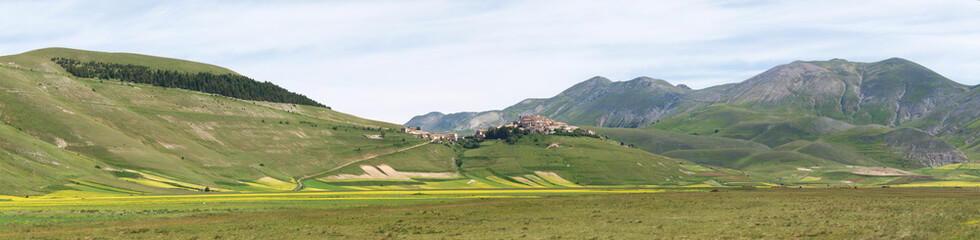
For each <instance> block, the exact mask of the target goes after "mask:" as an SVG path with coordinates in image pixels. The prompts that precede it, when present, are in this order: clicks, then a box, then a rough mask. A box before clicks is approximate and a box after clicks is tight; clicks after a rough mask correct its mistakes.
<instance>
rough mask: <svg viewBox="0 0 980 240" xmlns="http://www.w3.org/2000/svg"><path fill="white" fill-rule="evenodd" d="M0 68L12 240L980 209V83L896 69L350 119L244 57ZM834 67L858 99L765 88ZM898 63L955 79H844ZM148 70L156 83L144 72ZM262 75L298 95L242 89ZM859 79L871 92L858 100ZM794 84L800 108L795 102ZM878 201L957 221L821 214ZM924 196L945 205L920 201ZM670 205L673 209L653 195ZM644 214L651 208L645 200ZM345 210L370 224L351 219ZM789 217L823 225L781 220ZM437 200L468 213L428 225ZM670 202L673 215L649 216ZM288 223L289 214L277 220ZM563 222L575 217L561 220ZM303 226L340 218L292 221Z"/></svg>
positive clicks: (791, 225)
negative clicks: (200, 85) (181, 81)
mask: <svg viewBox="0 0 980 240" xmlns="http://www.w3.org/2000/svg"><path fill="white" fill-rule="evenodd" d="M55 61H60V62H59V63H56V62H55ZM0 62H2V63H5V64H3V65H2V66H0V92H2V94H0V120H2V121H0V122H2V124H0V225H3V226H5V228H3V230H0V238H27V237H55V238H63V237H76V236H89V235H92V234H95V235H101V236H112V237H116V238H134V237H136V238H174V237H177V238H193V237H208V238H212V237H216V236H220V237H233V238H235V237H241V236H262V235H264V234H276V235H275V236H290V237H291V238H302V236H300V235H294V234H307V235H305V236H313V235H314V234H317V236H320V237H326V238H358V237H360V236H375V237H407V238H433V237H454V236H462V235H472V234H486V233H490V232H499V233H500V234H503V235H501V236H513V237H558V236H570V235H580V234H586V235H588V236H595V237H605V238H621V237H623V238H632V237H637V236H679V235H678V234H681V235H683V234H691V229H690V227H691V226H692V225H690V224H678V223H679V222H676V221H671V220H665V219H668V218H669V219H682V220H683V221H689V222H698V223H704V224H715V225H719V224H720V225H721V226H726V227H722V228H719V229H718V231H715V232H706V233H703V234H705V235H699V234H693V235H685V236H689V237H693V238H699V237H707V236H718V235H721V234H727V233H734V234H736V235H739V236H756V237H791V238H792V237H801V236H803V235H799V234H807V235H806V236H812V237H845V238H847V237H878V238H882V237H885V238H887V237H896V236H898V237H901V236H913V237H926V238H928V237H934V236H950V235H943V234H942V231H955V232H957V234H959V235H955V236H956V237H964V238H970V237H971V236H975V235H976V234H978V232H977V231H976V227H977V226H980V225H978V224H977V223H976V222H975V221H974V220H975V219H977V216H978V213H977V212H976V211H973V210H975V209H973V208H969V207H966V208H964V206H972V205H971V204H973V205H975V204H976V203H975V202H976V199H980V198H976V196H980V195H978V194H980V193H978V192H977V189H980V163H978V162H976V161H974V160H973V159H975V156H976V151H975V150H976V149H975V148H976V146H975V145H976V144H975V141H973V140H974V139H973V137H971V136H973V135H972V134H974V132H972V131H973V130H972V129H973V128H972V127H971V126H973V125H975V124H973V123H972V122H974V121H976V117H975V116H972V117H971V115H969V114H967V113H969V112H970V111H971V109H973V107H974V104H973V103H974V102H975V101H973V99H974V98H973V97H971V96H975V95H974V94H973V93H974V92H976V91H975V89H970V88H967V87H966V86H962V85H957V84H955V83H951V82H950V81H949V80H948V79H945V78H941V76H940V77H936V76H938V75H930V74H929V73H931V72H930V71H928V70H927V69H924V68H921V67H915V66H917V65H910V64H912V63H910V62H906V61H904V60H887V61H884V62H882V63H875V64H871V65H867V66H865V65H862V63H849V62H840V61H836V60H834V61H830V62H795V63H792V64H789V65H787V66H780V67H777V68H775V69H774V70H770V71H768V72H766V73H763V74H760V75H759V76H757V77H755V78H753V79H750V80H747V81H746V82H743V83H739V84H735V85H727V86H719V87H712V88H707V89H700V90H692V89H690V88H688V87H686V86H674V85H672V84H670V83H668V82H666V81H664V80H659V79H653V78H645V77H643V78H637V79H634V80H631V81H626V82H612V81H610V80H608V79H604V78H601V77H597V78H593V79H589V80H587V81H585V82H582V83H579V84H577V85H575V86H573V87H572V88H569V89H568V90H566V91H564V92H562V93H560V94H559V95H557V96H556V97H554V98H551V99H529V100H526V101H523V102H521V103H519V104H517V105H514V106H512V107H510V108H507V109H504V110H502V111H490V112H483V113H461V114H450V115H441V114H428V115H425V116H421V117H418V118H417V119H413V121H410V122H409V123H408V124H406V125H405V126H402V125H398V124H392V123H386V122H380V121H373V120H368V119H363V118H359V117H356V116H353V115H349V114H345V113H342V112H337V111H334V110H332V109H331V108H329V107H326V106H325V105H323V104H321V103H317V102H315V101H313V100H310V99H308V98H305V96H302V95H289V94H294V93H292V92H289V91H287V90H284V89H281V88H278V86H274V85H272V86H267V85H253V84H263V83H259V82H257V81H254V80H251V79H250V78H247V77H243V76H240V75H238V73H235V72H233V71H231V70H228V69H225V68H221V67H217V66H212V65H208V64H202V63H195V62H188V61H183V60H178V59H169V58H161V57H153V56H145V55H137V54H127V53H103V52H92V51H84V50H75V49H64V48H49V49H40V50H35V51H30V52H26V53H23V54H18V55H11V56H3V57H0ZM73 64H74V65H73ZM879 65H881V66H879ZM92 66H110V67H109V68H108V69H100V68H95V69H100V70H98V71H100V72H102V73H101V74H104V75H92V76H90V77H79V76H78V75H76V74H82V73H84V71H96V70H91V69H90V70H84V69H88V68H91V67H92ZM862 66H863V67H862ZM903 66H904V67H909V66H912V69H911V70H907V69H906V70H901V69H903ZM65 68H73V69H74V70H73V72H74V73H72V72H69V71H67V70H66V69H65ZM114 68H122V69H137V70H133V71H134V72H132V73H126V74H116V73H114V71H121V72H126V71H130V70H126V71H122V70H118V69H115V70H113V69H114ZM836 68H841V69H837V70H835V71H837V73H841V72H843V73H846V74H844V76H845V77H844V78H842V79H844V80H842V82H841V83H842V86H843V87H841V88H839V89H836V90H834V91H837V90H842V89H843V91H844V94H843V95H835V96H838V97H839V96H845V97H842V98H838V99H837V100H834V101H835V103H833V104H831V103H829V102H821V101H824V100H825V99H822V97H821V96H823V95H827V94H826V93H823V92H821V93H813V94H811V95H801V94H797V95H792V96H790V95H786V92H785V91H784V92H780V91H764V92H758V91H761V90H759V89H779V88H780V87H774V86H772V85H774V84H776V85H779V84H780V83H781V81H784V80H781V79H780V78H781V77H784V76H791V79H792V80H793V81H802V82H803V83H806V82H807V81H817V80H820V81H823V80H827V81H831V80H834V79H835V78H834V77H832V76H829V75H828V74H831V73H829V72H827V71H824V70H826V69H836ZM895 68H899V69H900V71H904V72H911V73H909V74H910V75H908V76H913V77H916V78H917V79H919V78H920V77H921V76H920V75H924V76H925V77H927V78H929V79H931V80H930V81H938V82H939V83H941V84H939V83H936V84H933V85H936V86H937V88H938V90H935V91H922V92H920V93H915V94H918V96H916V97H914V98H910V97H906V96H905V95H903V96H893V95H889V94H888V93H887V92H876V93H874V94H879V95H875V97H873V99H878V100H875V101H879V100H880V99H891V100H889V101H897V102H900V104H898V105H897V106H898V107H891V108H887V109H885V110H882V111H884V112H882V111H878V110H873V108H874V106H877V105H875V104H885V103H877V102H874V101H865V100H860V99H861V98H862V97H861V96H864V95H867V94H872V93H860V94H858V93H855V92H853V91H858V90H857V88H856V87H855V88H849V87H848V86H851V85H848V84H859V82H854V81H857V80H854V79H851V77H853V76H852V75H848V74H858V75H861V76H864V75H868V74H870V75H869V76H873V77H872V78H871V79H874V78H878V77H880V76H891V75H890V74H893V73H889V71H893V70H894V69H895ZM79 69H83V70H79ZM801 69H802V70H801ZM814 69H816V70H814ZM820 69H824V70H820ZM855 69H861V70H860V71H858V70H855ZM804 70H806V71H804ZM810 70H813V71H816V72H817V73H809V72H807V71H810ZM154 71H155V72H156V73H153V72H154ZM801 71H803V72H801ZM855 71H856V72H857V73H855ZM865 71H866V72H865ZM80 72H81V73H80ZM150 73H153V74H150ZM205 73H206V74H205ZM141 74H142V75H141ZM148 74H149V75H148ZM195 74H196V75H195ZM813 74H816V75H813ZM875 74H877V75H875ZM879 75H880V76H879ZM187 76H202V77H201V79H211V78H227V79H238V80H235V81H239V82H237V83H235V84H212V85H210V86H218V89H217V90H214V89H212V90H213V91H212V93H206V92H200V91H196V90H193V89H185V88H191V87H192V86H183V85H170V83H167V81H168V79H170V78H183V77H187ZM215 76H221V77H215ZM800 76H803V77H800ZM834 76H836V75H834ZM875 76H877V77H875ZM903 76H904V75H903ZM144 77H147V78H150V79H151V80H147V82H140V81H138V80H139V79H142V78H144ZM814 79H817V80H814ZM828 79H829V80H828ZM194 81H198V80H193V81H190V80H188V82H187V83H186V84H185V85H194ZM211 81H214V80H211ZM248 81H254V82H248ZM868 81H871V80H868ZM876 81H886V82H887V81H888V80H876ZM908 82H915V81H908ZM265 84H270V83H265ZM915 84H920V83H919V82H915ZM791 85H792V86H796V85H799V84H791ZM804 85H805V84H804ZM819 85H821V86H824V85H834V84H829V83H828V84H824V83H821V84H819ZM248 86H251V87H248ZM255 86H263V87H260V88H258V89H267V90H263V91H271V92H266V93H264V94H266V95H269V94H272V95H277V94H286V95H288V96H291V97H288V98H280V97H263V96H261V95H263V94H258V95H254V94H253V95H247V96H250V97H251V98H254V99H274V100H275V99H278V100H277V101H280V100H281V101H280V102H267V101H258V100H243V99H240V98H238V97H241V96H246V95H242V93H241V92H248V91H250V90H243V89H249V88H252V87H255ZM914 87H916V88H918V87H919V86H914ZM804 88H811V87H804ZM867 88H872V89H873V87H862V89H865V90H866V89H867ZM268 89H273V90H268ZM799 90H800V89H791V90H787V91H789V92H798V91H799ZM832 90H833V89H832ZM865 90H861V91H865ZM848 91H852V93H855V94H857V95H856V96H857V98H856V99H855V100H853V101H852V100H845V99H844V98H846V95H848ZM835 94H836V93H835ZM862 94H864V95H862ZM759 96H769V97H763V98H759ZM794 96H795V97H800V98H801V99H802V100H799V99H797V100H794V101H789V100H787V99H786V98H792V97H794ZM777 98H778V99H777ZM297 99H298V100H297ZM896 99H901V100H896ZM923 99H925V100H923ZM866 100H867V99H866ZM919 100H921V101H919ZM290 101H294V102H290ZM296 101H299V102H301V103H303V104H298V103H297V102H296ZM828 101H829V100H828ZM882 101H883V100H882ZM836 102H839V103H840V104H841V105H836V104H837V103H836ZM774 103H788V104H776V105H773V104H774ZM936 103H941V104H936ZM862 104H863V105H862ZM923 104H926V105H923ZM929 104H934V105H929ZM885 105H888V106H895V105H894V104H885ZM923 109H932V110H931V111H922V110H923ZM964 114H965V115H964ZM538 115H540V116H538ZM521 116H523V118H521ZM551 118H554V120H552V119H551ZM555 120H557V121H555ZM559 121H561V122H559ZM565 122H567V124H566V123H565ZM416 123H418V125H413V124H416ZM406 126H407V127H420V126H421V129H418V128H406ZM476 130H480V131H476ZM869 196H874V197H881V198H888V199H891V200H888V201H887V202H884V203H881V204H886V205H889V206H892V207H893V208H894V209H901V210H894V209H893V210H888V211H871V212H867V213H866V214H865V215H861V214H858V215H856V216H852V217H856V218H863V219H869V220H870V221H878V222H881V221H886V220H884V217H883V216H892V215H895V214H900V213H899V212H903V211H913V210H914V211H918V212H919V213H916V214H914V215H915V216H913V217H918V218H921V219H923V220H922V221H926V222H928V223H929V224H938V225H942V226H943V227H939V228H941V229H939V228H935V229H934V228H924V227H916V228H914V229H908V228H899V229H893V228H887V229H877V228H879V227H875V226H877V225H874V226H872V225H873V224H871V225H869V224H866V223H863V222H860V221H858V222H855V221H852V220H844V219H841V218H839V217H837V216H836V215H833V214H827V211H849V209H867V208H874V207H875V206H872V205H862V204H852V205H848V208H841V209H838V208H833V207H832V206H834V205H833V204H830V203H832V202H838V201H843V202H851V203H855V202H859V201H860V202H865V201H867V200H869V199H872V197H869ZM796 198H806V199H809V200H808V201H803V202H799V203H793V204H797V205H793V204H788V205H787V204H784V205H781V208H780V209H781V210H780V212H779V213H777V212H772V211H773V210H765V211H762V210H760V207H761V206H766V205H773V204H777V203H784V202H786V201H787V199H796ZM922 198H925V199H928V201H933V202H935V204H936V205H941V206H942V207H941V208H932V209H933V210H930V211H926V210H924V209H923V206H925V205H916V204H912V202H913V201H916V200H921V199H922ZM672 199H685V200H684V201H681V202H677V201H674V200H672ZM554 204H560V206H565V207H566V208H565V209H554V206H557V205H554ZM658 204H669V205H671V206H674V207H677V209H673V208H672V209H666V208H661V207H653V206H659V205H658ZM690 204H694V205H690ZM528 206H537V207H535V208H533V209H529V208H528ZM732 206H737V207H732ZM774 206H775V205H774ZM930 206H932V205H930ZM637 207H642V208H641V209H642V210H639V212H634V211H636V209H637ZM515 209H518V210H515ZM629 209H632V210H629ZM678 209H689V210H692V211H696V212H697V213H696V214H695V215H685V214H684V213H682V212H678ZM352 211H353V212H361V213H365V214H367V213H370V215H365V217H364V218H358V219H360V220H358V219H353V218H342V217H340V218H338V216H351V215H350V214H351V212H352ZM419 211H421V213H420V214H416V213H419ZM495 211H521V212H525V213H533V214H537V215H540V218H536V219H535V220H533V221H532V220H527V219H515V218H514V216H506V215H499V214H495V213H493V212H495ZM717 212H725V214H722V215H718V216H714V215H713V214H715V213H717ZM786 212H791V213H792V214H796V215H797V216H799V215H802V214H805V215H808V216H814V218H813V219H804V220H801V219H795V220H789V219H780V218H778V217H775V216H777V215H780V214H783V213H786ZM432 213H439V214H446V215H445V216H446V217H449V218H452V219H453V221H460V222H459V224H455V223H447V222H446V221H444V220H435V219H442V218H438V217H437V218H429V217H427V216H428V215H426V214H432ZM604 213H608V215H606V214H604ZM709 213H710V214H709ZM391 214H396V215H397V216H396V217H392V215H391ZM399 214H400V215H399ZM665 214H666V215H665ZM726 214H728V215H726ZM903 214H904V213H903ZM930 214H931V215H930ZM935 214H948V215H944V216H946V217H935ZM659 215H663V216H665V217H664V218H652V217H650V216H659ZM682 215H684V216H682ZM709 215H711V216H709ZM434 216H439V215H434ZM522 216H525V215H522ZM733 216H739V217H743V218H749V219H751V220H752V221H754V223H755V224H756V225H753V226H748V228H746V227H745V226H742V225H739V224H740V223H737V222H735V221H732V220H731V219H728V218H729V217H733ZM241 217H250V218H256V219H258V220H257V221H258V222H256V224H257V225H248V224H246V223H241V222H237V221H232V219H235V218H241ZM280 217H284V218H286V219H287V220H286V221H284V222H276V223H272V222H270V221H272V220H271V219H279V218H280ZM558 218H571V219H575V221H572V222H569V223H566V224H564V225H563V224H554V223H551V220H554V219H558ZM593 218H594V219H598V220H596V221H598V222H600V223H604V224H605V225H603V226H605V227H604V228H603V229H606V228H608V229H609V231H612V229H618V230H617V231H619V230H623V229H634V230H635V231H632V230H631V231H625V232H622V231H620V232H618V233H614V234H613V233H611V232H606V231H604V230H593V231H588V232H580V231H578V230H576V229H581V228H582V227H583V226H585V225H590V223H588V222H589V220H588V219H593ZM342 219H346V220H342ZM395 219H397V220H395ZM725 219H728V220H725ZM389 220H390V221H389ZM305 221H312V222H316V223H317V224H329V225H331V226H335V227H334V228H330V229H326V228H324V229H319V228H317V229H319V230H316V231H314V230H311V229H313V228H310V227H295V226H307V225H308V224H306V223H305ZM338 221H340V222H338ZM352 221H353V222H358V221H360V222H358V224H352ZM391 221H395V222H391ZM405 221H423V222H427V223H426V225H425V226H421V225H410V224H406V223H405ZM432 221H436V222H432ZM483 222H495V224H494V226H496V227H495V228H487V227H485V226H486V225H482V224H480V223H483ZM506 222H513V224H511V223H506ZM243 224H245V225H248V226H245V225H243ZM755 226H759V228H760V229H761V228H763V227H768V228H770V230H771V228H773V227H778V228H777V229H778V230H777V231H768V230H766V231H762V230H760V229H756V228H755ZM798 226H805V228H806V229H810V230H807V231H805V232H801V231H802V230H801V229H800V227H798ZM222 229H224V230H222ZM290 229H291V230H290ZM532 229H534V230H532ZM869 229H873V230H869ZM178 230H179V231H178ZM307 230H308V231H307ZM883 231H884V232H883ZM216 232H224V234H223V235H215V233H216ZM660 234H663V235H660ZM270 236H271V235H270ZM583 236H584V235H583Z"/></svg>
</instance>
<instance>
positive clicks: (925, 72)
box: [407, 58, 980, 169]
mask: <svg viewBox="0 0 980 240" xmlns="http://www.w3.org/2000/svg"><path fill="white" fill-rule="evenodd" d="M977 95H980V91H978V90H976V88H974V89H972V90H971V89H970V88H969V87H967V86H964V85H962V84H959V83H956V82H953V81H952V80H949V79H947V78H945V77H943V76H941V75H939V74H937V73H935V72H933V71H931V70H929V69H927V68H925V67H923V66H921V65H918V64H915V63H913V62H911V61H908V60H904V59H900V58H892V59H887V60H883V61H879V62H873V63H859V62H849V61H846V60H841V59H833V60H830V61H796V62H792V63H789V64H784V65H780V66H776V67H774V68H772V69H769V70H767V71H765V72H763V73H760V74H758V75H756V76H753V77H751V78H749V79H746V80H745V81H742V82H739V83H733V84H725V85H719V86H714V87H709V88H705V89H700V90H690V89H685V88H681V87H677V86H673V85H672V84H670V83H668V82H666V81H663V80H656V79H651V78H645V77H644V78H637V79H633V80H630V81H624V82H612V81H609V80H608V79H605V78H601V77H595V78H592V79H589V80H586V81H584V82H581V83H578V84H576V85H574V86H572V87H571V88H569V89H567V90H565V91H563V92H561V93H560V94H558V95H556V96H555V97H552V98H548V99H528V100H525V101H522V102H520V103H518V104H515V105H513V106H511V107H508V108H505V109H504V110H500V111H487V112H480V113H460V114H448V115H445V114H441V113H436V114H428V115H425V116H419V117H416V118H413V120H412V121H410V122H409V123H408V124H407V125H410V126H411V125H414V124H418V125H419V126H423V129H426V130H429V131H447V130H451V131H457V132H459V131H467V130H473V129H478V128H486V127H488V126H494V125H499V124H501V123H505V122H508V121H511V120H512V119H514V118H516V117H517V116H519V115H524V114H540V115H545V116H549V117H551V118H554V119H556V120H558V121H566V122H570V123H575V124H578V125H584V126H597V127H625V128H637V130H635V131H626V130H615V129H610V128H594V129H595V130H597V131H598V132H600V133H602V134H606V135H609V136H611V137H613V138H614V139H617V140H621V141H628V142H630V143H635V144H637V146H638V147H640V148H643V149H645V150H647V151H650V152H652V153H656V154H665V155H667V156H674V157H679V158H683V159H687V160H691V161H694V162H698V163H704V164H710V165H716V166H720V167H734V168H742V167H746V166H751V165H753V163H752V162H753V161H754V160H752V159H755V160H760V159H768V158H753V157H752V156H754V155H759V154H761V155H766V154H769V153H770V152H781V150H778V149H788V148H790V147H791V146H797V145H799V146H804V145H805V146H811V147H801V148H800V149H805V150H813V149H823V150H825V151H836V152H838V154H836V155H833V156H831V155H826V154H822V153H820V151H814V152H805V153H800V152H798V154H803V155H806V156H807V157H808V158H813V159H820V161H826V162H824V163H825V164H826V163H828V162H836V164H839V165H848V164H852V165H861V166H887V167H895V168H902V169H914V168H921V167H936V166H942V165H947V164H955V163H961V162H966V161H969V159H970V156H972V155H975V154H976V152H975V151H977V150H978V149H980V148H978V147H977V145H978V144H980V142H978V141H975V140H976V139H977V138H978V137H976V136H980V133H978V132H977V131H974V130H975V129H977V128H975V127H971V126H975V125H976V126H980V122H976V119H977V116H978V115H980V114H978V113H977V112H978V111H977V109H980V100H977V98H976V96H977ZM974 123H976V124H974ZM908 127H913V128H908ZM916 128H917V129H916ZM964 128H965V129H964ZM856 129H865V130H861V131H857V130H856ZM921 130H924V131H925V132H924V131H921ZM954 132H955V133H956V134H953V133H954ZM678 133H680V134H681V135H678ZM933 134H936V135H937V136H939V137H938V138H937V137H936V136H934V135H933ZM684 135H687V136H688V137H685V136H684ZM690 135H695V136H690ZM841 136H847V137H841ZM850 138H857V139H864V140H862V141H854V140H853V139H850ZM725 139H732V140H741V141H747V142H751V143H757V144H761V145H762V147H763V148H759V147H747V146H750V145H745V144H743V145H744V146H742V147H732V148H728V147H722V148H719V145H715V146H710V145H711V144H707V143H712V144H721V146H724V145H730V144H735V142H730V140H725ZM945 140H949V141H950V142H947V141H945ZM800 141H804V142H800ZM803 143H807V144H803ZM950 143H952V144H950ZM794 144H795V145H794ZM800 144H803V145H800ZM736 145H737V144H736ZM756 146H757V145H756ZM799 146H798V147H799ZM671 149H672V150H671ZM671 151H680V152H671ZM698 151H706V152H703V153H705V154H708V153H709V152H710V154H708V155H703V154H701V153H698V154H701V155H698V154H695V155H698V156H714V157H712V158H711V159H701V158H698V157H695V155H692V154H693V153H695V152H698ZM963 151H966V153H964V152H963ZM782 152H785V151H782ZM682 153H683V154H682ZM719 154H720V155H719ZM728 154H734V155H728ZM814 154H816V155H814ZM717 157H724V158H728V159H727V160H726V161H736V160H739V159H745V160H744V161H743V162H742V163H740V164H736V165H731V164H729V163H734V162H729V163H719V162H716V161H718V160H719V159H717ZM766 161H768V160H766ZM815 161H816V160H815ZM712 163H716V164H712Z"/></svg>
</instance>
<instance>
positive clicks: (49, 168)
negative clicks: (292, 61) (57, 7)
mask: <svg viewBox="0 0 980 240" xmlns="http://www.w3.org/2000/svg"><path fill="white" fill-rule="evenodd" d="M54 57H72V58H77V59H92V60H98V61H106V62H118V63H126V64H129V63H135V64H140V65H154V66H157V67H159V68H161V69H167V70H173V71H183V72H193V71H215V72H221V73H232V72H230V71H228V70H225V69H222V68H218V67H214V66H210V65H205V64H195V63H192V62H187V61H180V60H173V59H166V58H157V57H147V56H142V55H135V54H110V53H98V52H87V51H79V50H70V49H44V50H38V51H32V52H28V53H25V54H22V55H14V56H5V57H0V62H2V63H3V65H2V66H0V89H2V91H3V94H0V120H2V127H0V129H2V131H0V132H2V134H3V135H4V137H3V138H0V148H2V149H3V158H0V180H2V182H3V184H9V185H10V186H16V187H4V188H3V189H2V190H0V194H18V195H19V194H37V193H45V192H52V191H56V190H60V189H64V188H66V186H68V187H70V188H73V189H78V188H86V189H88V188H91V187H92V186H96V188H101V189H103V190H105V189H116V188H121V189H124V190H119V189H116V190H107V191H117V192H127V191H135V192H173V191H190V190H194V191H196V190H199V189H200V188H204V187H210V188H213V189H215V190H234V189H237V188H242V187H247V186H250V185H249V184H255V183H256V181H259V180H260V179H264V180H263V181H265V182H269V183H273V182H289V181H291V179H293V178H298V177H300V176H303V175H305V174H310V173H314V172H319V171H323V170H326V169H330V168H331V167H334V166H339V165H341V164H345V163H348V162H350V161H355V160H359V159H362V158H364V157H365V156H372V155H379V154H385V153H389V152H394V151H396V150H398V149H401V148H404V147H406V146H409V145H413V144H417V143H422V142H424V141H423V140H421V139H417V138H414V136H411V135H407V134H402V133H400V132H398V131H397V129H398V128H400V126H398V125H395V124H390V123H383V122H376V121H370V120H365V119H361V118H357V117H354V116H351V115H347V114H343V113H339V112H336V111H332V110H330V109H326V108H321V107H311V106H302V105H293V104H283V103H270V102H251V101H242V100H237V99H233V98H228V97H224V96H219V95H212V94H205V93H200V92H194V91H186V90H177V89H168V88H161V87H155V86H150V85H143V84H132V83H126V82H120V81H115V80H95V79H82V78H76V77H73V76H71V75H69V74H67V73H65V72H64V71H63V70H61V69H58V66H57V65H56V64H54V63H52V62H50V59H51V58H54ZM155 64H159V65H155ZM364 134H384V135H385V136H386V137H385V138H384V139H380V140H379V139H368V138H366V137H364V136H363V135H364ZM23 139H28V140H30V141H26V140H23ZM270 179H275V181H271V180H270ZM78 182H85V183H91V184H90V185H91V186H87V187H84V186H82V185H83V184H79V183H78Z"/></svg>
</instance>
